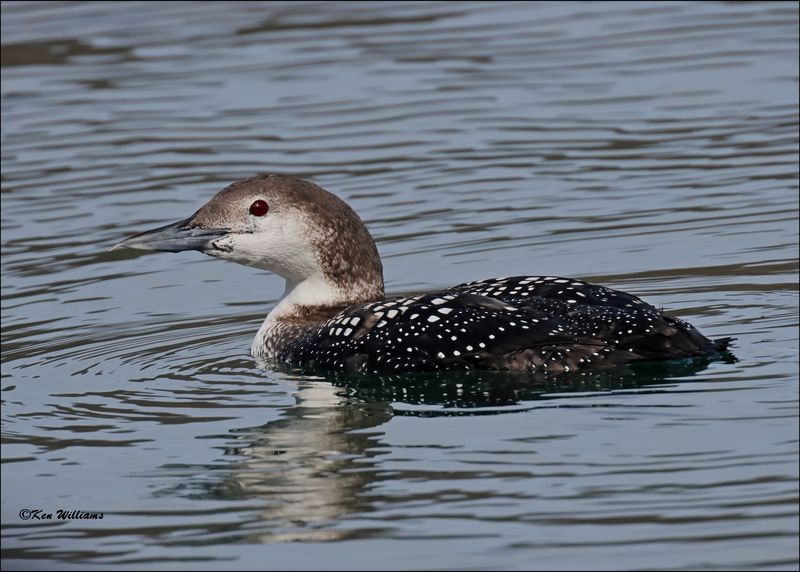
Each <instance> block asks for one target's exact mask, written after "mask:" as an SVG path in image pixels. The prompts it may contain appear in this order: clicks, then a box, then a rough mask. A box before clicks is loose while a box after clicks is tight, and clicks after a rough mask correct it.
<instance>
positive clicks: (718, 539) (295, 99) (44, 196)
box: [1, 2, 799, 570]
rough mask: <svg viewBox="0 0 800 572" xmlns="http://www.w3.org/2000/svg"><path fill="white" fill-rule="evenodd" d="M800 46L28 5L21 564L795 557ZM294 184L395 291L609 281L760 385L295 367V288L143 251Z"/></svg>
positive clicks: (781, 10) (6, 465) (384, 7)
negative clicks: (139, 247) (266, 352)
mask: <svg viewBox="0 0 800 572" xmlns="http://www.w3.org/2000/svg"><path fill="white" fill-rule="evenodd" d="M797 42H798V9H797V4H796V3H793V2H786V3H781V2H778V3H771V2H752V3H747V2H744V3H742V2H698V3H692V2H644V3H638V2H602V3H601V2H591V3H573V2H553V3H549V2H541V3H540V2H536V3H504V2H476V3H462V2H376V3H341V2H308V3H296V2H269V3H244V2H243V3H239V2H216V3H199V2H198V3H180V2H178V3H172V2H167V3H154V2H146V3H144V2H143V3H136V2H109V3H82V2H31V3H23V2H21V3H16V2H4V3H3V4H2V88H1V89H2V389H3V392H2V397H3V401H2V404H3V405H2V423H3V446H2V460H3V465H2V558H3V569H9V570H11V569H54V568H55V569H80V570H91V569H105V568H114V569H126V568H129V569H143V568H144V569H183V568H192V569H219V568H223V569H286V568H290V569H308V568H311V569H315V568H316V569H375V568H378V569H403V570H422V569H437V570H444V569H504V570H515V569H542V570H562V569H568V570H571V569H619V570H634V569H651V570H699V569H702V570H734V569H740V570H744V569H747V570H751V569H762V570H792V569H797V567H798V472H799V471H798V184H797V180H798V92H797V89H798V51H797V45H798V44H797ZM267 171H277V172H283V173H290V174H294V175H298V176H302V177H307V178H310V179H313V180H314V181H315V182H317V183H319V184H320V185H322V186H324V187H325V188H327V189H329V190H331V191H332V192H335V193H336V194H338V195H339V196H341V197H342V198H344V199H345V200H347V201H348V202H349V203H350V204H351V205H352V206H353V207H354V209H355V210H356V211H357V212H358V213H359V214H360V215H361V216H362V218H363V219H364V220H365V222H366V223H367V225H368V226H369V229H370V230H371V232H372V233H373V235H374V236H375V239H376V242H377V244H378V248H379V250H380V252H381V254H382V257H383V261H384V267H385V273H386V283H387V291H388V292H389V293H392V294H400V293H411V292H423V291H426V290H430V289H434V288H441V287H445V286H449V285H452V284H456V283H459V282H465V281H469V280H475V279H479V278H487V277H491V276H503V275H515V274H534V275H551V276H553V275H555V276H559V275H560V276H569V277H575V278H582V279H587V280H591V281H596V282H600V283H603V284H607V285H609V286H612V287H616V288H621V289H624V290H627V291H630V292H632V293H635V294H638V295H640V296H643V297H644V298H645V299H646V300H648V301H649V302H651V303H653V304H656V305H658V306H663V307H664V308H665V309H666V310H668V311H670V312H671V313H674V314H676V315H678V316H680V317H682V318H685V319H687V320H690V321H691V322H692V323H694V324H695V325H696V326H697V327H699V328H700V329H701V330H702V331H703V332H704V333H705V334H707V335H709V336H711V337H722V336H735V337H736V338H737V341H736V343H735V346H734V354H735V358H736V360H738V361H734V360H732V359H729V360H727V361H715V362H711V363H707V364H694V365H690V364H676V365H675V367H671V368H664V369H658V370H652V371H650V370H646V371H643V372H638V373H631V372H616V373H605V374H599V373H598V374H596V375H595V374H592V375H585V376H581V377H578V378H562V379H555V380H547V381H546V382H542V381H534V380H524V379H523V380H520V379H518V378H509V377H504V376H502V375H495V376H492V375H488V374H483V375H471V376H470V375H462V376H443V377H436V378H434V377H425V376H423V377H421V378H420V377H413V378H381V379H363V380H356V381H354V380H340V379H333V378H325V377H312V376H304V375H300V374H292V373H281V372H276V371H272V370H270V369H268V368H262V367H259V366H258V365H257V364H256V363H255V362H254V360H253V359H252V358H251V357H250V356H249V353H248V350H249V345H250V340H251V338H252V336H253V335H254V334H255V332H256V330H257V329H258V326H259V324H260V322H261V321H262V320H263V318H264V316H265V315H266V313H267V312H268V311H269V309H270V308H271V307H272V306H273V305H274V303H275V301H276V299H277V298H278V297H279V296H280V295H281V293H282V291H283V283H282V281H281V279H279V278H278V277H276V276H274V275H271V274H269V273H266V272H261V271H257V270H254V269H250V268H245V267H240V266H236V265H234V264H231V263H226V262H222V261H219V260H213V259H210V258H207V257H204V256H202V255H201V254H199V253H181V254H176V255H173V254H162V253H159V254H147V253H141V252H135V251H113V252H109V251H108V249H109V247H110V246H112V245H113V244H114V243H115V242H117V241H119V240H121V239H122V238H124V237H125V236H127V235H130V234H133V233H136V232H139V231H142V230H145V229H147V228H150V227H153V226H157V225H161V224H165V223H167V222H171V221H174V220H178V219H180V218H184V217H186V216H188V215H189V214H191V213H192V212H194V211H195V210H196V209H197V208H198V207H199V206H200V205H201V204H202V203H203V202H205V201H206V200H207V199H208V198H209V197H211V196H212V195H213V194H214V193H215V192H216V191H217V190H219V189H220V188H222V187H224V186H225V185H227V184H228V183H230V182H231V181H233V180H235V179H238V178H242V177H245V176H250V175H253V174H256V173H261V172H267ZM36 510H41V511H42V512H41V513H29V512H25V511H36ZM58 510H67V511H83V512H87V513H91V512H96V513H102V514H103V518H102V519H77V518H73V519H60V518H58V513H57V512H56V511H58ZM47 513H52V514H53V519H52V520H46V519H42V518H41V516H42V515H44V514H47ZM31 514H36V515H37V516H38V517H40V518H35V517H34V518H30V515H31ZM23 516H25V517H29V518H27V519H25V518H23ZM73 516H74V515H73Z"/></svg>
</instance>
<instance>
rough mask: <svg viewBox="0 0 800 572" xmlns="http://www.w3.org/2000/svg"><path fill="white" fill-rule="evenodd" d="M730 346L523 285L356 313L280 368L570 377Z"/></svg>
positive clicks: (471, 286) (590, 289) (628, 303)
mask: <svg viewBox="0 0 800 572" xmlns="http://www.w3.org/2000/svg"><path fill="white" fill-rule="evenodd" d="M729 341H730V340H729V339H724V340H718V341H717V342H712V341H711V340H709V339H708V338H706V337H705V336H703V335H702V334H700V333H699V332H698V331H697V330H696V329H695V328H694V327H693V326H691V324H688V323H687V322H684V321H683V320H679V319H677V318H673V317H670V316H666V315H664V314H663V313H662V312H661V311H660V310H658V309H657V308H655V307H653V306H651V305H650V304H647V303H645V302H643V301H642V300H641V299H639V298H637V297H636V296H633V295H631V294H627V293H625V292H621V291H618V290H613V289H611V288H606V287H603V286H597V285H592V284H589V283H586V282H582V281H579V280H572V279H566V278H559V277H553V276H545V277H541V276H515V277H508V278H494V279H488V280H482V281H476V282H469V283H466V284H460V285H458V286H453V287H451V288H448V289H446V290H443V291H441V292H437V293H431V294H425V295H419V296H412V297H406V298H396V299H391V300H382V301H378V302H373V303H369V304H363V305H358V306H353V307H350V308H348V309H346V310H344V311H341V312H339V313H338V314H337V315H335V316H334V317H333V318H331V319H329V320H327V321H325V322H324V323H322V324H321V325H319V326H317V327H313V328H311V329H309V330H308V331H307V332H306V333H305V334H304V335H301V336H300V337H299V338H297V339H296V340H295V341H293V342H291V343H289V344H288V345H287V346H285V347H284V348H283V349H282V350H281V352H280V353H279V354H278V360H279V361H281V362H283V363H285V364H289V365H293V366H299V367H308V368H314V369H321V370H332V371H343V372H361V373H392V372H395V373H399V372H423V371H440V370H452V369H473V368H474V369H491V370H504V371H518V372H528V373H534V372H544V373H561V372H569V371H578V370H584V369H588V368H602V367H610V366H614V365H619V364H624V363H629V362H633V361H639V360H657V359H658V360H663V359H676V358H684V357H691V356H696V355H703V354H708V353H714V352H717V351H719V350H723V349H724V348H725V347H727V344H728V342H729Z"/></svg>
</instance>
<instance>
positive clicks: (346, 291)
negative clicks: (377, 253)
mask: <svg viewBox="0 0 800 572" xmlns="http://www.w3.org/2000/svg"><path fill="white" fill-rule="evenodd" d="M381 298H383V280H382V279H381V280H378V281H375V280H372V281H369V280H360V281H357V282H354V283H352V284H348V285H346V286H344V287H342V286H340V285H338V284H336V283H334V282H332V281H330V280H328V279H326V278H325V277H323V276H312V277H310V278H306V279H305V280H302V281H300V282H293V281H290V280H287V281H286V289H285V291H284V293H283V296H282V297H281V299H280V301H279V302H278V304H277V305H276V306H275V308H274V309H273V310H272V312H270V313H269V316H268V318H270V317H271V318H272V319H273V320H291V321H297V320H299V319H302V317H303V316H305V315H308V314H309V310H310V309H313V310H314V312H315V313H316V312H317V311H318V309H324V308H331V309H335V308H342V307H347V306H352V305H353V304H358V303H363V302H372V301H375V300H379V299H381Z"/></svg>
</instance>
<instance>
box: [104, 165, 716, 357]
mask: <svg viewBox="0 0 800 572" xmlns="http://www.w3.org/2000/svg"><path fill="white" fill-rule="evenodd" d="M123 246H124V247H130V248H139V249H144V250H161V251H169V252H178V251H183V250H199V251H201V252H203V253H205V254H208V255H211V256H215V257H217V258H223V259H226V260H232V261H234V262H238V263H240V264H245V265H249V266H255V267H257V268H262V269H266V270H271V271H273V272H276V273H277V274H279V275H281V276H283V277H284V278H285V279H286V291H285V293H284V296H283V298H282V299H281V301H280V302H279V303H278V305H277V306H276V307H275V309H274V310H273V311H272V312H270V314H269V315H268V316H267V318H266V320H265V321H264V323H263V325H262V326H261V328H260V330H259V331H258V334H257V335H256V338H255V340H254V342H253V345H252V353H253V355H254V356H256V357H257V358H262V359H267V360H274V361H277V362H278V363H282V364H288V365H291V366H299V367H306V368H315V369H321V370H328V371H344V372H362V373H402V372H419V371H442V370H453V369H486V370H504V371H516V372H527V373H535V372H547V373H558V372H574V371H582V370H586V369H590V368H598V367H608V366H614V365H620V364H627V363H632V362H637V361H643V360H672V359H684V358H692V357H698V356H709V355H711V356H713V355H718V354H719V352H723V351H725V350H726V349H727V347H728V344H729V343H730V341H731V338H723V339H718V340H710V339H708V338H706V337H705V336H703V335H702V334H701V333H700V332H698V331H697V330H696V329H695V328H694V327H693V326H692V325H691V324H689V323H687V322H685V321H683V320H680V319H678V318H674V317H671V316H668V315H666V314H664V313H663V312H661V311H660V310H658V309H657V308H655V307H653V306H651V305H650V304H647V303H645V302H643V301H642V300H640V299H639V298H637V297H636V296H633V295H631V294H627V293H625V292H620V291H618V290H612V289H610V288H606V287H603V286H597V285H593V284H588V283H586V282H583V281H580V280H574V279H568V278H559V277H554V276H515V277H509V278H492V279H488V280H480V281H476V282H470V283H467V284H460V285H458V286H453V287H451V288H448V289H446V290H443V291H440V292H436V293H430V294H423V295H418V296H411V297H405V298H394V299H385V298H384V291H383V268H382V265H381V260H380V256H379V255H378V251H377V248H376V247H375V243H374V241H373V240H372V237H371V236H370V234H369V232H368V231H367V229H366V227H365V226H364V224H363V223H362V222H361V220H360V219H359V218H358V216H357V215H356V214H355V212H353V210H352V209H351V208H350V207H349V206H347V204H345V203H344V202H343V201H342V200H340V199H339V198H337V197H336V196H334V195H333V194H331V193H329V192H327V191H325V190H324V189H322V188H320V187H318V186H317V185H314V184H313V183H310V182H308V181H304V180H301V179H296V178H294V177H288V176H283V175H264V176H261V177H255V178H251V179H244V180H241V181H237V182H235V183H233V184H232V185H230V186H228V187H227V188H225V189H223V190H222V191H220V192H219V193H217V194H216V195H215V196H214V197H213V198H212V199H211V200H210V201H209V202H208V203H206V204H205V205H204V206H203V207H202V208H201V209H200V210H198V211H197V212H196V213H194V214H193V215H192V216H190V217H189V218H187V219H185V220H182V221H179V222H177V223H174V224H171V225H167V226H164V227H161V228H157V229H154V230H150V231H147V232H144V233H141V234H138V235H136V236H133V237H131V238H128V239H127V240H124V241H123V242H121V243H119V244H118V245H117V247H123ZM115 248H116V247H115Z"/></svg>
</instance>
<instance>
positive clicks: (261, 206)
mask: <svg viewBox="0 0 800 572" xmlns="http://www.w3.org/2000/svg"><path fill="white" fill-rule="evenodd" d="M268 210H269V205H268V204H267V201H262V200H261V199H258V200H257V201H255V202H254V203H253V204H252V205H250V214H251V215H253V216H264V215H265V214H267V211H268Z"/></svg>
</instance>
